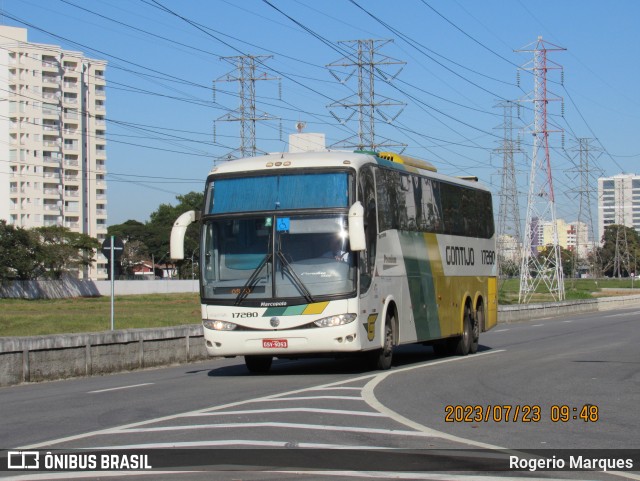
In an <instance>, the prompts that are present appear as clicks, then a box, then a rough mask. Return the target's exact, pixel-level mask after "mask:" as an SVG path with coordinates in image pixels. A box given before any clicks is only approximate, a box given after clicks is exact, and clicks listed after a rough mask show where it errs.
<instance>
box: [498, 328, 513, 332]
mask: <svg viewBox="0 0 640 481" xmlns="http://www.w3.org/2000/svg"><path fill="white" fill-rule="evenodd" d="M509 330H510V329H498V330H497V331H495V332H505V331H509Z"/></svg>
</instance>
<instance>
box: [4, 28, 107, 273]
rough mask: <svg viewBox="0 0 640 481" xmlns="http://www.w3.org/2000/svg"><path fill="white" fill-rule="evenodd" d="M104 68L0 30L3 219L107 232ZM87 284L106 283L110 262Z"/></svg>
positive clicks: (18, 31) (22, 33)
mask: <svg viewBox="0 0 640 481" xmlns="http://www.w3.org/2000/svg"><path fill="white" fill-rule="evenodd" d="M105 68H106V62H105V61H103V60H95V59H90V58H87V57H84V56H83V55H82V53H81V52H73V51H68V50H63V49H61V48H60V47H58V46H56V45H46V44H36V43H30V42H28V41H27V30H26V29H23V28H17V27H8V26H0V219H5V220H6V221H7V222H8V223H9V224H12V225H15V226H18V227H24V228H31V227H39V226H50V225H60V226H65V227H68V228H70V229H71V230H72V231H75V232H81V233H84V234H88V235H90V236H91V237H94V238H97V239H98V240H99V241H102V240H104V238H105V237H106V233H107V185H106V180H105V175H106V168H105V163H106V158H107V157H106V140H105V130H106V121H105V115H106V111H105V103H106V95H105V85H106V84H105V77H104V74H105ZM98 257H99V259H101V260H99V261H97V262H95V263H94V265H93V266H91V267H90V268H89V269H87V270H86V271H85V272H83V273H80V275H81V276H82V277H88V278H91V279H103V278H106V275H107V271H106V261H105V259H104V258H103V257H102V256H101V255H98Z"/></svg>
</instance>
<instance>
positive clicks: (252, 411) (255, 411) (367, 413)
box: [184, 408, 385, 418]
mask: <svg viewBox="0 0 640 481" xmlns="http://www.w3.org/2000/svg"><path fill="white" fill-rule="evenodd" d="M291 412H294V413H320V414H347V415H349V416H369V417H373V418H378V417H379V418H383V417H385V415H384V414H381V413H377V412H376V413H374V412H371V411H347V410H346V409H320V408H282V409H247V410H244V411H217V412H215V413H205V414H202V413H200V414H196V415H194V416H197V417H201V416H230V415H234V416H235V415H243V414H272V413H291ZM184 417H191V415H185V416H184Z"/></svg>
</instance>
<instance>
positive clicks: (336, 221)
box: [202, 214, 356, 305]
mask: <svg viewBox="0 0 640 481" xmlns="http://www.w3.org/2000/svg"><path fill="white" fill-rule="evenodd" d="M346 232H347V216H346V215H345V214H322V215H319V214H313V215H292V216H277V215H276V216H274V215H263V216H253V217H249V218H247V217H244V218H234V219H211V220H207V221H205V226H204V229H203V242H202V247H203V259H202V269H203V272H202V280H203V297H204V298H205V299H211V300H216V301H222V302H224V303H227V302H228V303H230V304H238V305H239V304H250V303H251V302H252V301H271V300H274V299H276V300H277V299H279V300H282V299H288V300H292V302H293V301H294V300H299V302H300V303H304V302H307V303H311V302H317V301H318V300H321V299H323V298H327V297H334V296H340V295H347V294H350V293H351V294H352V293H353V292H354V291H355V279H356V272H355V266H354V259H353V256H352V255H350V252H349V246H348V239H347V235H346Z"/></svg>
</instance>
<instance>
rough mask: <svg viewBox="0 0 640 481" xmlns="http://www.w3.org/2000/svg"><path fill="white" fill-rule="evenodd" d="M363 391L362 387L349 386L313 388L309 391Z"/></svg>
mask: <svg viewBox="0 0 640 481" xmlns="http://www.w3.org/2000/svg"><path fill="white" fill-rule="evenodd" d="M338 390H340V391H362V388H361V387H349V386H341V387H312V388H310V389H309V391H338Z"/></svg>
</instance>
